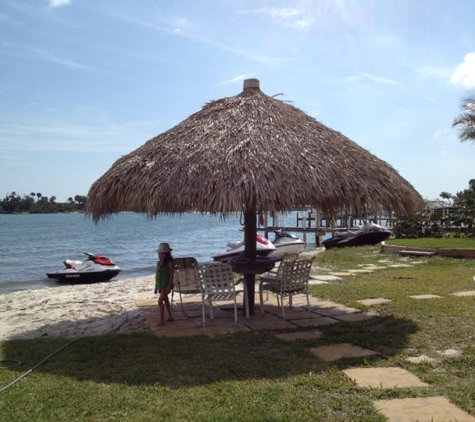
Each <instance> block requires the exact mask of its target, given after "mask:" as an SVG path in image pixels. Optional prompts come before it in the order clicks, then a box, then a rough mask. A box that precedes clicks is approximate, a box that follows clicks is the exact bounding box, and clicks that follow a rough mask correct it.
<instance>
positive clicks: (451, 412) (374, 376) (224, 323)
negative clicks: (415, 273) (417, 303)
mask: <svg viewBox="0 0 475 422" xmlns="http://www.w3.org/2000/svg"><path fill="white" fill-rule="evenodd" d="M379 262H380V264H381V265H372V266H370V265H368V266H362V268H359V269H354V270H348V271H344V272H329V273H328V274H322V275H317V276H312V278H311V280H310V281H309V284H328V283H331V282H339V281H341V280H342V279H341V277H354V276H355V275H356V274H357V273H370V272H373V271H375V270H378V269H381V268H385V267H387V266H389V267H392V268H408V267H412V266H413V264H417V263H420V261H412V262H408V263H405V262H404V263H395V262H394V261H393V260H390V259H385V260H380V261H379ZM474 280H475V277H474ZM452 295H454V296H460V297H464V296H475V290H474V291H466V292H454V293H452ZM257 297H258V295H257V294H256V298H257ZM440 297H441V296H439V295H434V294H420V295H413V296H411V298H414V299H417V300H423V299H427V300H431V299H437V298H440ZM358 302H359V303H361V304H363V305H365V306H375V305H381V304H385V303H388V302H391V300H390V299H387V298H368V299H362V300H358ZM293 304H294V307H293V309H289V308H288V307H287V308H286V310H285V314H286V320H283V319H282V313H281V309H280V308H279V307H278V306H277V302H276V299H275V296H273V295H270V296H269V297H267V300H266V302H265V305H264V308H265V314H264V315H261V313H260V308H259V306H258V305H256V309H255V315H253V316H251V317H249V318H245V317H244V316H243V315H242V310H241V311H240V315H239V317H238V325H237V326H236V325H235V324H234V310H233V309H234V308H233V306H231V305H230V304H227V305H226V304H225V305H222V306H220V307H216V308H215V319H214V320H211V319H209V315H207V317H206V326H205V327H203V323H202V308H201V298H200V296H199V295H190V296H184V297H183V306H184V311H183V312H182V310H181V308H180V304H179V298H177V297H176V296H175V299H174V303H173V310H174V321H172V322H170V323H167V324H166V325H164V326H158V306H157V300H156V299H150V300H148V299H147V300H136V305H137V307H139V308H140V309H141V310H142V311H143V312H144V315H145V318H146V320H147V322H148V324H149V327H150V329H151V330H152V332H153V333H154V334H156V335H157V336H166V337H178V336H196V335H205V336H208V337H210V338H214V337H216V336H221V335H225V334H232V333H236V332H241V331H244V332H246V331H248V332H250V331H259V330H269V331H276V333H275V336H276V337H277V338H279V339H281V340H283V341H295V340H308V339H315V338H320V337H322V336H323V332H322V331H319V330H318V327H321V326H323V325H328V324H337V323H338V322H340V321H347V322H352V321H362V320H366V319H369V318H372V317H374V316H375V315H377V313H376V312H361V311H360V310H358V309H355V308H351V307H347V306H344V305H341V304H338V303H336V302H333V301H328V300H320V299H318V298H314V297H311V298H310V310H309V309H307V303H306V299H305V296H304V295H297V296H294V300H293ZM302 328H308V329H307V330H302ZM282 330H286V332H283V333H282V332H279V331H282ZM310 351H311V352H312V353H313V354H315V356H316V357H317V358H319V359H321V360H323V361H325V362H333V361H336V360H338V359H343V358H354V357H361V358H363V357H366V356H373V355H376V354H377V352H375V351H373V350H369V349H365V348H362V347H359V346H355V345H352V344H350V343H340V344H333V345H327V346H321V347H316V348H311V349H310ZM439 354H440V355H441V356H445V357H458V356H460V351H457V350H451V349H450V350H446V351H441V352H439ZM407 360H408V361H411V362H413V363H419V362H432V361H434V360H435V359H432V358H429V357H427V356H425V355H421V356H416V357H410V358H407ZM343 373H344V374H345V375H346V376H347V377H349V378H350V379H352V380H353V381H354V382H355V383H356V384H357V385H358V387H360V388H381V389H386V388H387V389H391V388H427V387H428V384H426V383H424V382H422V381H421V380H419V379H418V378H417V377H416V376H415V375H414V374H412V373H411V372H409V371H407V370H405V369H403V368H399V367H391V368H385V367H376V368H369V367H361V368H349V369H345V370H343ZM373 404H374V406H375V408H376V409H377V410H378V411H379V412H381V413H382V414H383V415H384V416H385V417H386V418H388V421H390V422H416V421H434V422H436V421H458V422H475V417H473V416H471V415H469V414H468V413H466V412H464V411H463V410H461V409H459V408H458V407H456V406H454V405H453V404H452V403H450V401H449V400H447V399H446V398H445V397H423V398H407V399H391V400H377V401H375V402H374V403H373Z"/></svg>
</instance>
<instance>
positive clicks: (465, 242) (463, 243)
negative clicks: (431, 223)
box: [385, 237, 475, 249]
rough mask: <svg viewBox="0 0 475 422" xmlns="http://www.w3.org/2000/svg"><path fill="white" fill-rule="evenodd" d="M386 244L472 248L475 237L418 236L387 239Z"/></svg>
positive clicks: (474, 245) (474, 243)
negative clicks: (417, 237)
mask: <svg viewBox="0 0 475 422" xmlns="http://www.w3.org/2000/svg"><path fill="white" fill-rule="evenodd" d="M385 243H387V244H388V245H400V246H412V247H417V248H474V249H475V238H456V237H448V238H420V239H389V240H386V242H385Z"/></svg>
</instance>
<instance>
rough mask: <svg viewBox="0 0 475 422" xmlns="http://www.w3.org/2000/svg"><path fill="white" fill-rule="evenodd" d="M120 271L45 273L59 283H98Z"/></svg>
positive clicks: (107, 279)
mask: <svg viewBox="0 0 475 422" xmlns="http://www.w3.org/2000/svg"><path fill="white" fill-rule="evenodd" d="M119 273H120V270H116V269H114V270H104V271H96V272H93V271H89V272H83V273H81V272H66V271H65V272H61V271H58V272H54V273H47V274H46V275H47V276H48V278H54V279H56V280H57V281H58V282H60V283H72V284H81V283H100V282H102V281H109V280H110V279H111V278H114V277H115V276H116V275H118V274H119Z"/></svg>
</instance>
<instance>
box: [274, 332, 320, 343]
mask: <svg viewBox="0 0 475 422" xmlns="http://www.w3.org/2000/svg"><path fill="white" fill-rule="evenodd" d="M321 336H323V333H322V332H321V331H318V330H312V331H294V332H292V333H280V334H275V337H277V338H280V339H281V340H284V341H294V340H313V339H316V338H320V337H321Z"/></svg>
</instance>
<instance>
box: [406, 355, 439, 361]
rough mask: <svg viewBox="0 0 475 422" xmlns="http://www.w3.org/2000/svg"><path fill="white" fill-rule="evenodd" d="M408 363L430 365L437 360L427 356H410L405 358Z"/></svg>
mask: <svg viewBox="0 0 475 422" xmlns="http://www.w3.org/2000/svg"><path fill="white" fill-rule="evenodd" d="M406 360H407V361H408V362H411V363H432V362H437V359H434V358H431V357H429V356H427V355H420V356H410V357H408V358H406Z"/></svg>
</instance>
